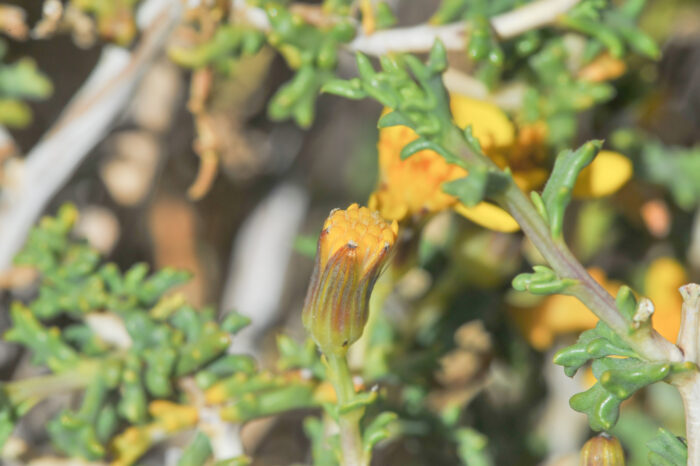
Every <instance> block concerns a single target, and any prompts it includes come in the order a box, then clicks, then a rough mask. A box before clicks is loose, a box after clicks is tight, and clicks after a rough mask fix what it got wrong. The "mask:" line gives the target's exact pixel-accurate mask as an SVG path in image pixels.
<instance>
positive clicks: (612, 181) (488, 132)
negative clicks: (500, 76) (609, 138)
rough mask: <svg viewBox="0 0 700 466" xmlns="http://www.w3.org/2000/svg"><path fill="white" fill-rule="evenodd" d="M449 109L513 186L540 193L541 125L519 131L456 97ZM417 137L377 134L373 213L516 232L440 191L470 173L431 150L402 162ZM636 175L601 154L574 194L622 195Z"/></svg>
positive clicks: (508, 222) (483, 206)
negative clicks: (451, 215)
mask: <svg viewBox="0 0 700 466" xmlns="http://www.w3.org/2000/svg"><path fill="white" fill-rule="evenodd" d="M450 106H451V110H452V115H453V118H454V121H455V123H456V124H457V125H458V126H459V127H461V128H466V127H467V126H469V125H471V127H472V132H473V134H474V136H475V137H476V138H477V139H478V140H479V143H480V145H481V148H482V149H483V151H484V153H485V154H486V155H488V156H489V157H490V158H491V159H492V160H493V161H494V162H495V163H496V164H497V165H498V166H499V167H501V168H506V167H509V168H510V170H511V172H512V174H513V179H514V180H515V183H516V184H517V185H518V186H519V187H520V188H521V189H522V190H524V191H526V192H527V191H531V190H533V189H538V188H540V187H542V185H543V184H544V182H545V181H546V179H547V175H548V170H547V169H546V168H545V162H546V155H547V154H546V150H545V149H546V144H545V141H546V138H547V127H546V125H545V124H544V123H543V122H536V123H534V124H529V125H521V126H520V127H519V128H518V129H517V130H516V127H515V125H513V123H512V122H511V121H510V120H509V119H508V117H507V116H506V114H505V113H503V111H501V109H500V108H498V107H497V106H496V105H494V104H491V103H489V102H485V101H480V100H476V99H472V98H469V97H465V96H461V95H452V96H451V100H450ZM417 138H418V135H417V134H416V133H415V132H414V131H413V130H412V129H410V128H408V127H405V126H394V127H389V128H383V129H382V130H381V131H380V132H379V142H378V145H377V149H378V152H379V183H378V186H377V189H376V190H375V192H374V193H373V194H372V196H371V197H370V200H369V207H370V208H372V209H376V210H378V211H379V212H380V213H381V214H382V216H384V217H385V218H387V219H390V220H399V221H400V220H403V219H404V218H407V217H410V216H414V215H421V216H422V215H427V214H431V213H435V212H439V211H442V210H445V209H448V208H452V209H455V211H456V212H457V213H459V214H460V215H462V216H464V217H466V218H468V219H470V220H472V221H474V222H475V223H478V224H480V225H482V226H484V227H486V228H489V229H492V230H497V231H506V232H511V231H517V230H518V229H519V226H518V224H517V223H516V222H515V220H514V219H513V218H512V217H511V216H510V215H509V214H508V213H507V212H505V211H504V210H502V209H501V208H499V207H497V206H495V205H493V204H490V203H488V202H482V203H480V204H478V205H476V206H475V207H468V206H466V205H463V204H461V203H460V202H459V201H458V199H457V198H455V197H454V196H451V195H448V194H446V193H444V192H443V191H442V184H443V183H445V182H448V181H453V180H455V179H458V178H463V177H464V176H466V175H467V171H466V170H464V169H463V168H461V167H459V166H457V165H453V164H448V163H447V162H446V161H445V159H444V158H443V157H441V156H440V155H439V154H437V153H436V152H434V151H431V150H423V151H420V152H417V153H416V154H414V155H412V156H411V157H409V158H408V159H406V160H401V157H400V153H401V149H403V147H404V146H405V145H406V144H408V143H409V142H411V141H413V140H415V139H417ZM631 175H632V164H631V162H630V161H629V159H627V158H626V157H624V156H622V155H620V154H617V153H615V152H611V151H602V152H601V153H600V154H599V155H598V156H597V157H596V158H595V159H594V161H593V162H592V163H591V164H590V165H589V166H588V167H586V168H585V169H584V170H583V172H582V173H581V179H580V181H579V182H578V183H577V184H576V186H575V188H574V194H575V195H576V196H578V197H600V196H606V195H609V194H611V193H613V192H615V191H616V190H617V189H619V188H620V187H621V186H622V185H623V184H624V183H625V182H626V181H627V180H628V179H629V178H630V176H631Z"/></svg>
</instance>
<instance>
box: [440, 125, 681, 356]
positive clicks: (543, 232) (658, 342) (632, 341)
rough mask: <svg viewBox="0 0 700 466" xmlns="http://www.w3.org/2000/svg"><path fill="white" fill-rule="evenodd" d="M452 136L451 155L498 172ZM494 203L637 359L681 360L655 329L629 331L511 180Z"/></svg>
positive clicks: (610, 302) (602, 291) (604, 294)
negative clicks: (509, 217) (645, 331)
mask: <svg viewBox="0 0 700 466" xmlns="http://www.w3.org/2000/svg"><path fill="white" fill-rule="evenodd" d="M456 133H457V132H456V131H455V132H453V133H452V134H450V136H449V137H448V140H449V141H450V142H451V143H452V144H450V145H451V146H452V147H455V148H456V149H457V150H456V151H455V153H457V154H462V156H463V157H464V158H465V159H466V160H467V161H468V162H469V163H471V164H474V165H482V166H483V165H485V166H486V167H488V168H490V169H496V170H500V169H499V168H498V167H497V166H496V164H495V163H494V162H493V161H492V160H491V159H489V158H488V157H486V156H483V155H482V154H478V153H475V152H473V151H471V150H470V149H469V147H468V146H467V144H466V141H465V140H464V137H463V136H462V134H461V133H459V137H457V134H456ZM494 200H495V201H496V202H498V203H499V205H500V206H501V207H503V208H504V209H506V210H507V211H508V212H509V213H510V214H511V215H512V216H513V218H514V219H515V220H516V221H517V222H518V224H519V225H520V228H522V230H523V233H525V235H526V236H527V237H528V239H529V240H530V241H531V242H532V244H533V245H534V246H535V247H536V248H537V250H538V251H539V252H540V254H542V257H544V258H545V260H546V261H547V263H549V265H550V266H551V267H552V269H553V270H554V271H555V272H556V273H557V274H558V275H559V277H560V278H572V279H575V280H577V282H578V285H576V286H575V287H573V288H572V289H571V290H570V292H571V294H572V295H573V296H575V297H576V298H578V300H579V301H581V302H582V303H583V304H585V305H586V306H587V307H588V308H589V309H590V310H591V311H592V312H593V313H594V314H595V315H596V316H598V318H599V319H600V320H602V321H603V322H605V323H606V324H608V325H609V326H610V328H612V329H613V330H614V331H615V332H616V333H617V334H618V335H620V337H621V338H622V339H624V340H625V341H626V342H627V344H629V345H630V347H632V348H633V349H634V350H635V351H636V352H637V353H639V355H640V356H642V357H643V358H645V359H648V360H651V361H657V360H668V361H681V360H682V354H681V352H680V350H679V349H678V347H677V346H676V345H674V344H673V343H671V342H669V341H668V340H666V339H665V338H664V337H662V336H661V335H660V334H659V333H658V332H656V331H655V330H653V329H652V330H651V332H648V333H636V332H631V331H630V326H629V324H628V323H627V321H626V320H625V318H624V317H623V315H622V314H621V313H620V311H619V310H618V308H617V305H616V304H615V299H614V298H613V297H612V296H611V295H610V293H608V292H607V291H605V289H604V288H603V287H602V286H600V284H599V283H598V282H596V281H595V280H594V279H593V277H591V275H590V274H589V273H588V272H587V271H586V269H585V268H584V267H583V265H581V263H580V262H579V261H578V260H577V259H576V258H575V257H574V255H573V254H572V253H571V251H569V248H567V247H566V244H565V243H564V241H563V240H561V239H560V240H557V239H555V238H553V237H552V234H551V232H550V229H549V225H547V223H546V222H545V221H544V219H543V218H542V216H541V215H540V214H539V213H538V212H537V209H535V206H534V205H533V204H532V202H531V201H530V199H528V198H527V196H525V194H524V193H523V192H522V191H521V190H520V188H518V186H517V185H516V184H515V182H514V181H513V178H512V177H511V178H510V180H509V183H508V187H507V188H506V189H505V191H504V193H503V194H501V195H500V196H498V197H496V198H495V199H494Z"/></svg>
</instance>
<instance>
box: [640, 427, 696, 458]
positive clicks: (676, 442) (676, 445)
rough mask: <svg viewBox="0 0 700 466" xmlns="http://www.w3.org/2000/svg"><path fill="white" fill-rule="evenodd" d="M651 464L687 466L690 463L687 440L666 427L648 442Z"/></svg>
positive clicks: (660, 429)
mask: <svg viewBox="0 0 700 466" xmlns="http://www.w3.org/2000/svg"><path fill="white" fill-rule="evenodd" d="M647 446H648V447H649V450H650V452H649V464H651V466H685V465H686V464H687V463H688V446H687V445H686V443H685V441H684V440H683V439H682V438H680V437H676V436H675V435H673V434H672V433H671V432H669V431H668V430H666V429H664V428H659V431H658V432H657V434H656V437H654V438H653V439H651V440H650V441H649V442H647Z"/></svg>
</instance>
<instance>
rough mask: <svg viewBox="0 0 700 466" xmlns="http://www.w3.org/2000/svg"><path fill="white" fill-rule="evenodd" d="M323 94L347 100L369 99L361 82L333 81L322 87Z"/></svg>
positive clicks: (353, 80) (351, 80)
mask: <svg viewBox="0 0 700 466" xmlns="http://www.w3.org/2000/svg"><path fill="white" fill-rule="evenodd" d="M321 92H323V93H326V94H334V95H339V96H340V97H344V98H346V99H352V100H358V99H364V98H365V97H367V93H366V92H365V91H364V90H363V89H362V85H361V83H360V80H359V79H357V78H355V79H350V80H347V81H345V80H343V79H331V80H330V81H328V82H327V83H326V84H324V85H323V86H322V87H321Z"/></svg>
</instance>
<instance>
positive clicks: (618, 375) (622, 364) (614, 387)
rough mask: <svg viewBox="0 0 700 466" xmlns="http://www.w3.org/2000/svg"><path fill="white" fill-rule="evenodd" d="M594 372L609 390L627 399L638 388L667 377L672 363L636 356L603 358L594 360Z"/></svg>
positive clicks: (618, 396)
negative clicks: (640, 358)
mask: <svg viewBox="0 0 700 466" xmlns="http://www.w3.org/2000/svg"><path fill="white" fill-rule="evenodd" d="M593 373H594V374H596V376H597V377H598V381H599V383H600V384H601V385H602V386H603V387H604V388H605V389H606V390H607V391H608V392H610V393H612V394H614V395H615V396H616V397H617V398H620V399H621V400H626V399H627V398H629V397H630V396H632V395H633V394H634V393H635V392H636V391H637V390H640V389H642V388H644V387H646V386H647V385H649V384H651V383H654V382H659V381H661V380H663V379H665V378H666V377H667V376H668V375H669V374H670V373H671V364H670V363H668V362H656V363H652V362H647V361H640V360H639V359H635V358H626V359H619V358H602V359H597V360H595V361H593Z"/></svg>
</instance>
